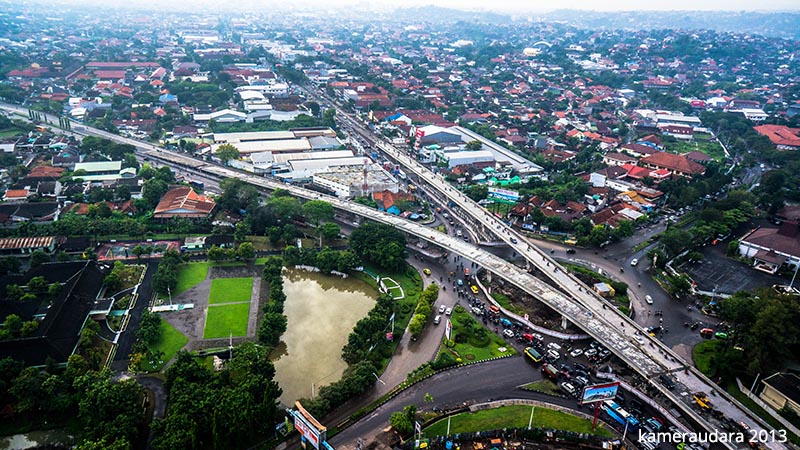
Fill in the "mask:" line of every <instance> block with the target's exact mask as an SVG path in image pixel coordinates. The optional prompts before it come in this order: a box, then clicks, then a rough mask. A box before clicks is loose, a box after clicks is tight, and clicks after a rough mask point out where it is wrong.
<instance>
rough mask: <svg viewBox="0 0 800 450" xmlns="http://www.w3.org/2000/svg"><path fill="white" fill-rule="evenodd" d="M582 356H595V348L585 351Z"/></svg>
mask: <svg viewBox="0 0 800 450" xmlns="http://www.w3.org/2000/svg"><path fill="white" fill-rule="evenodd" d="M583 354H584V355H586V357H587V358H588V357H591V356H594V355H596V354H597V349H596V348H590V349H589V350H586V351H585V352H583Z"/></svg>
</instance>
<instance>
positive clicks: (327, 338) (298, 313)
mask: <svg viewBox="0 0 800 450" xmlns="http://www.w3.org/2000/svg"><path fill="white" fill-rule="evenodd" d="M283 290H284V292H285V293H286V304H285V306H284V314H286V317H287V319H288V326H287V330H286V332H285V333H284V334H283V337H282V339H281V341H282V342H281V344H280V345H279V346H278V348H276V349H275V351H273V354H272V355H271V358H272V359H273V361H274V363H275V371H276V374H275V379H276V380H277V381H278V383H279V385H280V387H281V388H282V389H283V395H282V396H281V399H280V400H281V402H283V403H284V404H285V405H292V404H294V401H295V400H297V399H299V398H303V397H311V385H312V384H314V385H315V386H316V389H317V390H319V388H320V387H321V386H325V385H328V384H331V383H333V382H335V381H337V380H339V378H341V375H342V372H344V369H345V368H347V363H345V362H344V361H343V360H342V358H341V354H342V347H344V345H345V344H346V343H347V336H348V335H349V334H350V332H351V331H352V330H353V326H355V324H356V322H358V321H359V320H360V319H362V318H363V317H365V316H366V315H367V313H368V312H369V310H370V309H372V307H373V306H375V301H376V298H377V293H376V292H375V290H374V289H372V288H371V287H370V286H369V285H367V284H366V283H364V282H363V281H360V280H356V279H354V278H352V277H350V278H344V279H342V278H339V277H333V276H324V275H320V274H318V273H313V272H306V271H302V270H294V269H292V270H284V272H283Z"/></svg>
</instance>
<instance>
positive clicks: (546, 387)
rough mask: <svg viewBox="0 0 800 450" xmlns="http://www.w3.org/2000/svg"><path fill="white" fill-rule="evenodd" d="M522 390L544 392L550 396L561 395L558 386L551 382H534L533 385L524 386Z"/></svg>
mask: <svg viewBox="0 0 800 450" xmlns="http://www.w3.org/2000/svg"><path fill="white" fill-rule="evenodd" d="M522 389H525V390H526V391H536V392H543V393H545V394H548V395H559V394H560V393H561V391H560V390H559V389H558V386H556V384H555V383H553V382H552V381H550V380H541V381H534V382H533V383H528V384H526V385H525V386H522Z"/></svg>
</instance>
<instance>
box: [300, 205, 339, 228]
mask: <svg viewBox="0 0 800 450" xmlns="http://www.w3.org/2000/svg"><path fill="white" fill-rule="evenodd" d="M302 211H303V216H304V217H305V218H306V219H307V220H308V221H309V222H311V223H313V224H314V225H319V224H321V223H322V222H327V221H330V220H333V205H331V204H330V203H328V202H326V201H324V200H311V201H307V202H305V203H303V207H302Z"/></svg>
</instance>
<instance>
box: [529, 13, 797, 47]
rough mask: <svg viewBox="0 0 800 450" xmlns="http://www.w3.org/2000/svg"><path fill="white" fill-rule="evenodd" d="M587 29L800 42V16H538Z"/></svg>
mask: <svg viewBox="0 0 800 450" xmlns="http://www.w3.org/2000/svg"><path fill="white" fill-rule="evenodd" d="M539 17H540V18H541V19H543V20H547V21H558V22H564V23H567V24H570V25H574V26H576V27H579V28H590V29H614V28H619V29H645V30H646V29H660V28H671V29H682V30H697V29H707V30H716V31H724V32H735V33H755V34H760V35H763V36H770V37H781V38H787V39H793V40H800V12H797V11H792V12H754V11H616V12H599V11H576V10H556V11H553V12H549V13H545V14H542V15H541V16H539Z"/></svg>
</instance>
